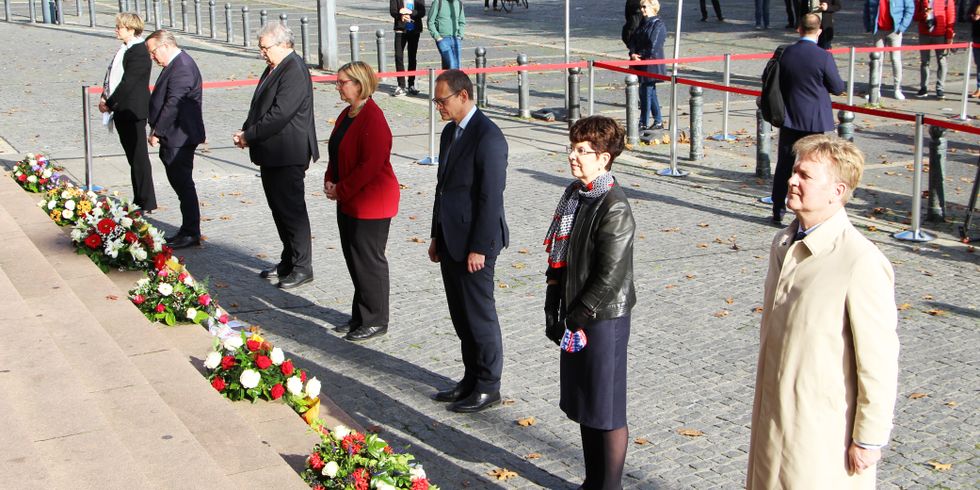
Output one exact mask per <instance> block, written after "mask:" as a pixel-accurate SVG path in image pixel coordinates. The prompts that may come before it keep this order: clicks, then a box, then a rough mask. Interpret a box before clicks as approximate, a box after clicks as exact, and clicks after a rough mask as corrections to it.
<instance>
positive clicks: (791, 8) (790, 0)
mask: <svg viewBox="0 0 980 490" xmlns="http://www.w3.org/2000/svg"><path fill="white" fill-rule="evenodd" d="M797 1H798V0H783V3H785V4H786V25H791V26H794V27H795V26H796V22H797V21H798V20H799V19H798V18H797V15H796V14H797V12H796V8H797V5H796V2H797Z"/></svg>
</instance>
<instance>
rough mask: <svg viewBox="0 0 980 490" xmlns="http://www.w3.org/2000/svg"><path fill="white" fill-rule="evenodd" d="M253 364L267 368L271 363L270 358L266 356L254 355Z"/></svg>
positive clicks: (260, 367)
mask: <svg viewBox="0 0 980 490" xmlns="http://www.w3.org/2000/svg"><path fill="white" fill-rule="evenodd" d="M255 365H256V366H258V367H259V369H267V368H268V367H269V366H271V365H272V359H269V357H268V356H255Z"/></svg>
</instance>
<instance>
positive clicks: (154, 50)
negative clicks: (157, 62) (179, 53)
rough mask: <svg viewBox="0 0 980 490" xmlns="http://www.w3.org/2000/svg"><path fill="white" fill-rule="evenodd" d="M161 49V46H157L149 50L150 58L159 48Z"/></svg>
mask: <svg viewBox="0 0 980 490" xmlns="http://www.w3.org/2000/svg"><path fill="white" fill-rule="evenodd" d="M162 47H163V45H162V44H158V45H157V46H156V47H155V48H153V49H151V50H150V56H156V54H157V50H158V49H160V48H162Z"/></svg>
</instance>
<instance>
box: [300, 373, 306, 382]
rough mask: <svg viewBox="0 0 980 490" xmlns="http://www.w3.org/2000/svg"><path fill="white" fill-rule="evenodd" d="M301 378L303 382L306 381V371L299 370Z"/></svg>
mask: <svg viewBox="0 0 980 490" xmlns="http://www.w3.org/2000/svg"><path fill="white" fill-rule="evenodd" d="M299 380H300V381H302V382H304V383H305V382H306V371H300V372H299Z"/></svg>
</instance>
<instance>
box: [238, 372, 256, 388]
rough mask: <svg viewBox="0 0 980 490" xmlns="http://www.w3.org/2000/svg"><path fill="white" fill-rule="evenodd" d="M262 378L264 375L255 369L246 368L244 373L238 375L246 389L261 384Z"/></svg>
mask: <svg viewBox="0 0 980 490" xmlns="http://www.w3.org/2000/svg"><path fill="white" fill-rule="evenodd" d="M260 379H262V375H261V374H259V372H258V371H256V370H254V369H246V370H244V371H242V375H241V376H239V377H238V381H241V383H242V387H244V388H245V389H246V390H250V389H252V388H255V387H256V386H258V385H259V380H260Z"/></svg>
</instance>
